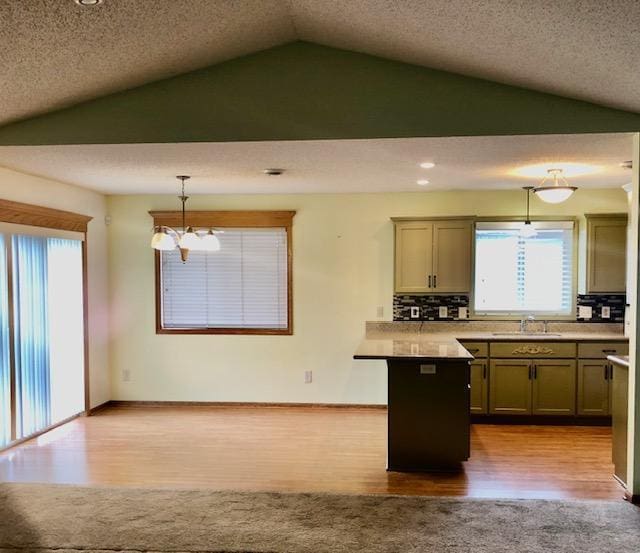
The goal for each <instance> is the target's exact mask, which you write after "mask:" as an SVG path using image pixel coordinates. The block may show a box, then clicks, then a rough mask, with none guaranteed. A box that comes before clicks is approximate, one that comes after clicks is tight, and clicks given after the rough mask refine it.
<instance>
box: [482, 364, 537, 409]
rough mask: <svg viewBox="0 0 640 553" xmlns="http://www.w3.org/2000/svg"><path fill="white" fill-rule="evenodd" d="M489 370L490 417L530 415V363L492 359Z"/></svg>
mask: <svg viewBox="0 0 640 553" xmlns="http://www.w3.org/2000/svg"><path fill="white" fill-rule="evenodd" d="M489 369H490V370H489V412H490V413H491V414H492V415H530V414H531V379H530V374H531V371H530V369H531V361H529V360H528V359H492V360H491V363H490V365H489Z"/></svg>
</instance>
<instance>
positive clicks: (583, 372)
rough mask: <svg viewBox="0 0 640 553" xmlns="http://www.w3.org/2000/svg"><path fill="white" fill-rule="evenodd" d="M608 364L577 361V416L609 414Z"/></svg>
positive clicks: (590, 360)
mask: <svg viewBox="0 0 640 553" xmlns="http://www.w3.org/2000/svg"><path fill="white" fill-rule="evenodd" d="M610 371H611V367H610V363H609V362H608V361H603V360H602V359H586V360H585V359H581V360H580V361H578V394H577V395H578V415H592V416H608V415H610V414H611V385H610V382H611V381H610V380H609V378H610Z"/></svg>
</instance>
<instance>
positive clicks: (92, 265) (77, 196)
mask: <svg viewBox="0 0 640 553" xmlns="http://www.w3.org/2000/svg"><path fill="white" fill-rule="evenodd" d="M0 198H2V199H5V200H13V201H16V202H24V203H29V204H34V205H40V206H45V207H51V208H55V209H64V210H66V211H73V212H76V213H81V214H83V215H90V216H92V217H93V220H92V221H91V222H90V223H89V229H88V233H87V252H88V259H87V261H88V281H89V366H90V377H89V378H90V384H91V388H90V390H91V406H92V407H94V406H96V405H99V404H101V403H104V402H105V401H108V400H109V399H110V397H111V383H110V374H109V355H108V340H107V332H108V322H107V319H108V305H107V299H108V286H107V260H108V259H107V233H106V227H105V224H104V217H105V214H106V198H105V197H104V196H103V195H102V194H98V193H96V192H91V191H89V190H85V189H82V188H78V187H76V186H71V185H68V184H63V183H60V182H56V181H52V180H48V179H43V178H40V177H34V176H31V175H25V174H24V173H18V172H16V171H11V170H9V169H4V168H0Z"/></svg>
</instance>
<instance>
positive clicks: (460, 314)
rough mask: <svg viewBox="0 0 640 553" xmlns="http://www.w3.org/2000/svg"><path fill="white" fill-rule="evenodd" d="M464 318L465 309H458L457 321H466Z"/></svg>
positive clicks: (465, 316) (465, 315)
mask: <svg viewBox="0 0 640 553" xmlns="http://www.w3.org/2000/svg"><path fill="white" fill-rule="evenodd" d="M466 318H467V308H466V307H458V319H466Z"/></svg>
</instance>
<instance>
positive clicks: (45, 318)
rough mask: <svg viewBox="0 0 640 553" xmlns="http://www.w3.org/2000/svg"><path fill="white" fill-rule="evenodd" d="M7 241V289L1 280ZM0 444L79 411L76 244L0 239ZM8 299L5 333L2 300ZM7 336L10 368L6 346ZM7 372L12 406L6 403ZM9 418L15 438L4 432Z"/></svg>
mask: <svg viewBox="0 0 640 553" xmlns="http://www.w3.org/2000/svg"><path fill="white" fill-rule="evenodd" d="M9 240H10V243H11V249H10V251H11V271H12V282H13V285H12V289H11V290H10V289H9V286H8V278H7V270H6V268H7V266H8V264H7V261H8V260H7V255H8V251H9V249H8V247H7V245H8V243H9V242H8V241H9ZM0 266H1V267H2V270H1V271H0V415H1V416H2V418H1V419H0V446H2V445H6V444H7V443H9V442H11V441H12V439H20V438H24V437H27V436H30V435H31V434H34V433H36V432H38V431H40V430H43V429H44V428H46V427H48V426H50V425H51V424H55V423H57V422H60V421H61V420H64V419H65V418H68V417H69V416H72V415H75V414H77V413H79V412H81V411H82V410H83V408H84V320H83V319H84V317H83V294H82V290H83V276H82V275H83V271H82V242H81V241H79V240H72V239H63V238H52V237H46V236H31V235H22V234H14V235H12V236H11V237H9V236H6V235H5V236H2V235H0ZM10 296H11V299H12V300H13V333H11V332H10V330H11V329H10V326H9V298H10ZM11 334H12V335H13V347H14V351H15V356H14V363H13V367H12V366H11V360H10V359H9V343H10V340H11V339H12V338H11ZM12 370H13V371H14V386H15V408H14V409H12V406H11V371H12ZM12 413H14V414H15V435H14V436H12V435H11V430H12V421H11V416H12Z"/></svg>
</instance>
